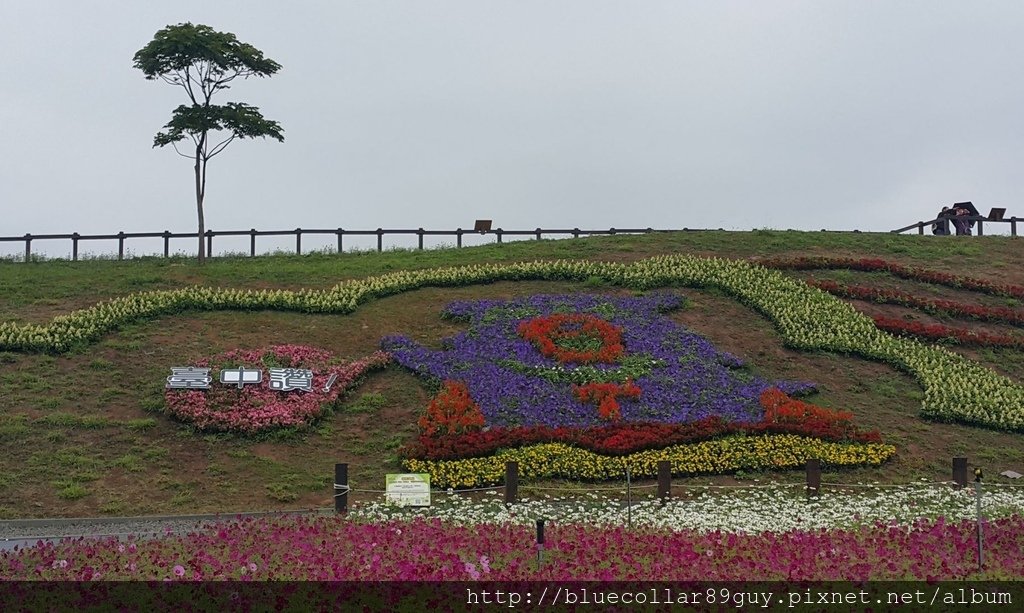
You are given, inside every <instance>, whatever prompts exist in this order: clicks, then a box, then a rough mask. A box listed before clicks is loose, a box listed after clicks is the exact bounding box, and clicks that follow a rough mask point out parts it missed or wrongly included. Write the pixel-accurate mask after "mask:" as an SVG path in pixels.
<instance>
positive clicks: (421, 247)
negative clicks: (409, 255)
mask: <svg viewBox="0 0 1024 613" xmlns="http://www.w3.org/2000/svg"><path fill="white" fill-rule="evenodd" d="M416 236H418V237H419V239H420V251H423V228H420V229H419V230H416Z"/></svg>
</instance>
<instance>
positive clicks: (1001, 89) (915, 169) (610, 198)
mask: <svg viewBox="0 0 1024 613" xmlns="http://www.w3.org/2000/svg"><path fill="white" fill-rule="evenodd" d="M185 21H191V22H193V23H202V24H206V25H209V26H211V27H213V28H215V29H218V30H225V31H230V32H233V33H235V34H236V35H237V36H238V38H239V39H240V40H242V41H244V42H248V43H251V44H253V45H255V46H256V47H258V48H260V49H261V50H263V51H264V53H265V54H266V55H267V56H268V57H270V58H272V59H274V60H276V61H277V62H279V63H281V64H282V65H283V68H282V70H281V71H280V72H279V73H278V74H277V75H275V76H274V77H272V78H270V79H249V80H247V81H244V82H240V83H237V85H236V86H235V87H233V88H232V89H231V90H229V91H228V92H225V93H223V94H221V95H220V98H219V100H218V99H215V101H219V102H220V103H223V102H226V101H242V102H247V103H249V104H253V105H256V106H258V107H259V108H260V109H261V111H262V112H263V113H264V115H265V116H267V117H268V118H271V119H275V120H277V121H279V122H280V123H281V124H282V126H283V127H284V130H285V142H284V143H278V142H276V141H273V140H268V141H262V140H256V141H251V140H246V141H240V142H235V143H233V144H232V145H231V146H230V147H229V148H228V149H227V151H225V152H224V153H223V154H222V155H220V156H218V157H216V158H214V159H213V160H212V161H211V163H210V170H209V179H208V193H207V201H206V210H207V213H206V219H207V227H208V228H211V229H214V230H229V229H247V228H250V227H255V228H258V229H267V230H270V229H285V228H295V227H299V226H301V227H344V228H350V229H367V228H376V227H378V226H383V227H403V228H404V227H412V228H415V227H425V228H428V229H450V228H455V227H457V226H462V227H471V226H472V223H473V220H474V219H477V218H491V219H493V220H494V221H495V225H496V226H501V227H503V228H506V229H524V228H535V227H538V226H540V227H573V226H579V227H592V228H608V227H620V228H621V227H647V226H653V227H658V228H681V227H684V226H688V227H704V228H718V227H723V228H727V229H751V228H763V227H772V228H781V229H785V228H794V229H812V230H817V229H821V228H829V229H853V228H860V229H863V230H891V229H893V228H895V227H898V226H903V225H906V224H908V223H912V222H914V221H916V220H918V219H927V218H930V217H931V216H933V214H934V212H935V211H937V210H938V208H939V207H941V206H942V205H943V204H948V203H952V202H954V201H957V200H973V201H974V202H975V204H977V205H978V208H979V209H982V211H983V212H987V211H988V208H989V207H992V206H1006V207H1007V208H1008V209H1009V212H1010V213H1011V214H1013V213H1015V214H1017V215H1024V206H1021V201H1022V198H1021V196H1022V185H1021V181H1022V179H1021V177H1022V173H1021V169H1020V162H1021V160H1024V138H1022V137H1024V111H1022V109H1024V77H1022V75H1024V70H1022V68H1024V66H1022V61H1024V36H1022V34H1021V33H1022V32H1024V3H1021V2H1019V1H1008V2H952V1H935V0H928V1H919V2H906V1H900V2H897V1H895V0H888V1H884V2H871V1H865V0H853V1H822V0H808V1H792V2H783V1H772V2H767V1H763V0H753V1H749V2H726V1H710V0H708V1H703V2H692V1H690V2H687V1H671V2H669V1H660V2H659V1H643V2H637V1H621V2H604V1H597V0H579V1H565V0H562V1H560V0H544V1H539V0H538V1H529V0H515V1H501V2H496V1H479V0H475V1H469V0H461V1H447V2H428V1H424V0H406V1H381V0H375V1H372V2H371V1H361V2H351V1H348V2H340V1H320V2H312V1H301V0H297V1H293V2H274V3H270V2H265V3H253V2H224V1H212V0H204V1H201V2H195V1H189V0H177V1H176V2H173V3H169V2H161V3H152V2H129V1H127V0H120V1H114V0H110V1H93V2H73V1H70V0H68V1H63V2H53V1H45V0H40V1H38V2H13V1H12V2H4V3H3V4H2V8H0V49H2V51H3V60H4V61H3V62H2V65H0V75H2V77H3V86H2V87H3V95H2V96H0V203H2V204H0V212H2V215H0V236H7V235H21V234H24V233H26V232H31V233H51V232H52V233H63V232H73V231H77V232H80V233H83V234H84V233H107V232H116V231H118V230H124V231H136V232H139V231H161V230H164V229H169V230H172V231H194V230H195V225H196V218H195V217H196V216H195V204H194V194H193V184H192V175H191V172H192V169H191V165H190V164H191V163H190V161H189V160H186V159H184V158H181V157H178V156H177V155H176V154H175V153H174V151H173V150H171V149H170V148H169V147H168V148H164V149H153V148H152V147H151V145H152V139H153V135H154V134H155V133H156V132H157V131H158V130H159V129H160V128H161V127H162V126H163V125H164V123H166V122H167V120H168V119H169V118H170V113H171V110H172V109H173V108H174V107H175V106H177V105H178V104H182V103H184V102H185V98H184V94H183V92H182V91H181V90H180V89H178V88H174V87H172V86H170V85H167V84H165V83H162V82H159V81H147V80H145V79H144V78H143V75H142V73H141V72H140V71H138V70H136V69H134V68H133V67H132V56H133V54H134V53H135V52H136V51H137V50H138V49H140V48H141V47H142V46H144V45H145V44H146V43H147V42H149V41H150V40H151V39H152V37H153V34H154V33H155V32H156V31H157V30H159V29H161V28H163V27H164V26H166V25H169V24H176V23H180V22H185ZM245 244H247V243H245ZM304 244H305V241H304ZM40 246H41V247H42V246H43V244H40ZM60 247H61V248H60V249H57V250H56V251H58V252H59V251H62V250H63V251H67V250H69V246H68V245H64V244H61V246H60ZM243 247H244V245H243V244H242V243H239V249H241V248H243ZM20 249H23V246H21V245H8V246H4V245H2V244H0V253H7V252H18V250H20Z"/></svg>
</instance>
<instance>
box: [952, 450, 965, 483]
mask: <svg viewBox="0 0 1024 613" xmlns="http://www.w3.org/2000/svg"><path fill="white" fill-rule="evenodd" d="M953 482H954V483H956V484H957V485H958V486H959V487H966V486H967V458H965V457H958V458H953Z"/></svg>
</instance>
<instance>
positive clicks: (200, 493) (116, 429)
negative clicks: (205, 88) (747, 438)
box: [0, 230, 1024, 517]
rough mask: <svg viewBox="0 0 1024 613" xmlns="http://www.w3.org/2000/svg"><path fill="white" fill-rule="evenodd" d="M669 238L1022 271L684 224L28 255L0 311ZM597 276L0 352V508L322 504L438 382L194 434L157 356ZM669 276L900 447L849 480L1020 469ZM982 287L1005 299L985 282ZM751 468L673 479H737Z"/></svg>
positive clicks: (430, 316)
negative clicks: (530, 234) (304, 424)
mask: <svg viewBox="0 0 1024 613" xmlns="http://www.w3.org/2000/svg"><path fill="white" fill-rule="evenodd" d="M677 252H687V253H697V254H702V255H714V256H721V257H730V258H745V257H752V256H764V255H782V256H795V255H833V256H849V257H878V258H885V259H892V260H896V261H899V262H902V263H905V264H916V265H920V266H925V267H928V268H930V269H934V270H939V271H944V272H953V273H957V274H972V275H976V276H983V277H985V276H986V275H988V276H987V277H986V278H990V279H994V280H999V281H1004V282H1013V283H1018V284H1024V255H1022V254H1021V250H1020V248H1019V243H1018V242H1017V241H1015V240H1012V239H1009V238H1007V237H975V238H972V239H971V240H970V241H950V240H942V239H938V238H935V237H929V236H924V237H920V236H913V235H910V236H908V235H901V236H897V235H891V234H881V233H879V234H868V233H836V232H805V233H801V232H780V231H767V230H763V231H762V230H759V231H754V232H745V233H741V232H684V233H676V234H664V235H663V234H659V235H648V236H615V237H598V238H592V239H580V240H543V241H534V240H530V241H516V242H510V243H506V244H503V245H489V246H484V247H475V248H466V249H461V250H457V249H435V250H427V251H422V252H419V251H409V250H388V251H385V252H383V253H375V252H366V253H356V254H353V253H346V254H343V255H333V254H322V253H321V254H311V255H308V256H301V257H296V256H293V255H281V256H275V257H261V258H256V259H251V258H247V257H232V258H214V259H212V260H211V261H210V262H209V263H208V264H207V265H206V266H203V267H199V266H197V265H196V264H195V263H194V262H193V261H191V260H189V259H183V258H171V259H169V260H164V259H161V258H142V259H138V260H126V261H120V262H119V261H113V260H103V259H99V260H90V261H84V262H66V261H41V262H36V263H31V264H27V265H26V264H20V263H13V262H7V261H0V279H3V281H2V291H0V321H3V320H13V321H18V322H35V323H42V322H46V321H49V320H50V319H51V318H52V317H54V316H57V315H61V314H65V313H67V312H69V311H71V310H74V309H78V308H84V307H88V306H91V305H92V304H94V303H96V302H99V301H102V300H107V299H109V298H112V297H115V296H121V295H125V294H128V293H132V292H137V291H143V290H151V289H172V288H179V287H185V286H189V285H195V284H199V285H207V286H221V287H237V288H282V289H302V288H315V289H323V288H327V287H330V286H332V285H334V284H336V283H338V282H339V281H342V280H345V279H351V278H360V277H365V276H370V275H377V274H381V273H384V272H388V271H394V270H403V269H421V268H432V267H440V266H461V265H467V264H479V263H488V262H510V261H524V260H536V259H553V258H565V259H593V260H601V261H632V260H636V259H640V258H645V257H650V256H654V255H658V254H664V253H677ZM792 274H793V275H794V276H798V277H799V276H800V275H801V274H802V273H792ZM819 276H821V277H822V278H834V279H841V280H845V281H847V282H850V283H881V284H883V285H885V286H890V287H897V288H906V289H905V291H927V292H928V293H927V294H926V295H929V296H934V297H937V298H939V297H949V298H952V297H955V298H958V299H961V298H963V295H962V294H963V292H961V293H956V292H953V291H952V290H945V289H941V288H938V289H935V288H933V287H932V286H926V285H924V284H915V283H912V282H906V281H902V280H894V279H892V278H891V277H889V276H888V275H883V274H874V275H868V274H866V273H846V272H844V271H829V272H828V273H826V274H821V275H819ZM603 291H614V290H613V288H609V287H607V286H606V284H605V283H604V282H603V281H601V280H599V279H589V280H585V281H583V282H580V283H554V282H521V283H511V282H502V283H494V284H490V285H481V286H470V287H457V288H428V289H422V290H417V291H413V292H407V293H404V294H401V295H396V296H390V297H387V298H381V299H377V300H373V301H370V302H368V303H366V304H363V305H361V306H360V308H359V309H358V310H357V311H356V312H354V313H352V314H351V315H346V316H338V315H299V314H295V313H282V312H269V311H261V312H246V313H235V312H201V313H199V312H189V313H181V314H175V315H169V316H164V317H160V318H157V319H155V320H152V321H140V322H135V323H132V324H129V325H127V326H124V327H123V328H122V329H121V330H120V331H118V332H116V333H112V334H109V335H107V336H105V337H104V338H103V339H101V341H100V342H99V343H96V344H94V345H92V346H90V347H87V348H84V349H81V350H79V351H78V352H75V353H72V354H70V355H62V356H48V355H22V354H16V353H11V352H0V443H3V444H4V449H5V454H4V455H3V456H0V475H2V477H0V516H4V517H38V516H47V515H64V516H76V515H77V516H87V515H94V514H98V513H99V514H135V513H140V512H143V511H144V512H152V513H159V512H217V511H227V512H231V511H249V510H269V509H275V508H276V509H280V508H296V507H309V506H330V505H331V504H332V502H331V501H332V498H331V497H332V495H333V491H332V489H331V487H330V485H331V483H332V478H333V467H334V464H335V463H337V462H346V463H349V465H350V471H349V475H350V483H351V484H352V485H353V487H356V488H363V489H374V490H378V489H383V483H384V474H386V473H388V472H401V466H400V463H399V459H398V452H397V450H398V448H399V447H400V446H401V445H403V444H405V443H406V442H408V441H409V440H410V439H411V438H412V437H413V436H415V434H416V426H415V421H416V418H417V416H418V415H419V412H420V411H422V409H423V407H425V406H426V404H427V402H429V399H430V396H431V395H432V393H433V392H434V391H435V390H431V389H430V388H428V386H426V385H425V384H424V382H423V381H421V380H419V379H417V378H416V377H414V376H412V375H411V374H409V373H407V372H405V371H403V370H401V369H400V368H397V367H391V368H388V369H387V370H384V371H381V372H378V373H374V374H372V375H370V376H368V377H367V378H366V380H365V381H363V382H362V383H361V386H360V387H359V388H357V389H355V390H352V391H351V392H349V393H348V394H347V395H346V396H344V397H343V400H342V401H341V402H340V403H339V405H338V407H337V410H336V411H333V412H331V413H330V414H328V415H326V416H325V417H324V418H323V419H322V420H320V421H319V422H318V423H317V424H316V426H315V428H314V429H311V430H306V431H302V432H295V431H279V432H277V433H274V434H271V435H266V436H262V437H258V438H251V437H244V436H238V435H232V434H204V433H197V432H195V431H193V430H191V429H190V428H189V427H187V426H185V425H183V424H181V423H179V422H176V421H174V420H171V419H169V418H167V417H166V416H165V415H164V414H163V413H162V409H163V391H164V390H163V379H164V377H166V376H167V374H169V371H168V369H169V367H170V366H172V365H178V364H184V363H187V362H188V361H189V360H192V359H195V358H197V357H202V356H209V355H212V354H214V353H218V352H221V351H225V350H227V349H232V348H236V347H256V346H261V345H266V344H276V343H294V344H309V345H315V346H321V347H324V348H326V349H329V350H331V351H332V352H334V353H336V354H337V355H339V356H342V357H345V358H348V359H352V358H358V357H361V356H364V355H366V354H368V353H370V352H372V351H373V350H375V349H376V348H377V347H378V346H379V340H380V337H381V336H384V335H387V334H406V335H408V336H410V337H411V338H413V340H415V341H417V342H420V343H424V344H426V345H429V346H433V347H436V346H438V344H439V342H440V339H442V338H444V337H446V336H450V335H452V334H454V333H455V332H457V331H459V330H461V329H464V324H460V323H457V322H450V321H446V320H443V319H441V318H440V317H439V316H438V312H439V310H440V308H441V307H442V306H443V305H444V304H445V303H446V302H448V301H450V300H454V299H459V300H474V299H480V298H502V299H507V298H512V297H517V296H527V295H530V294H535V293H542V292H553V293H565V292H569V293H572V292H603ZM674 291H678V292H679V293H681V294H682V295H683V296H685V297H686V298H687V299H688V306H687V308H685V309H681V310H680V312H679V314H678V319H679V321H680V322H681V323H683V324H684V325H686V326H688V327H690V328H691V329H693V330H694V331H696V332H698V333H700V334H702V335H704V336H706V337H707V338H709V339H710V340H711V341H712V342H714V343H715V344H716V346H719V347H721V348H722V349H724V350H728V351H730V352H733V353H736V354H737V355H741V356H743V357H744V358H745V359H747V360H748V362H749V363H750V372H751V373H754V374H757V375H758V376H760V377H764V378H789V379H796V378H809V379H813V380H815V381H817V382H819V383H820V384H821V392H820V393H818V394H816V395H815V396H814V397H812V398H811V401H813V402H815V403H817V404H821V405H823V406H829V407H833V408H841V409H848V410H851V411H853V412H854V414H855V421H856V422H857V423H858V424H861V425H863V426H864V427H867V428H878V429H879V430H880V431H881V432H882V434H883V436H884V437H885V438H886V439H887V440H889V441H891V442H894V443H896V444H897V445H899V446H900V455H898V457H897V459H896V460H895V461H894V462H892V463H890V464H889V465H886V466H884V467H882V468H880V469H858V470H854V471H849V472H848V473H844V474H843V475H842V478H843V479H844V480H845V479H854V480H856V479H863V480H881V481H883V482H889V483H906V482H909V481H911V480H913V479H915V478H918V477H921V476H924V477H927V478H930V479H941V478H948V472H949V466H948V465H949V462H950V460H949V458H950V457H951V456H952V455H967V456H968V457H969V458H971V462H972V466H973V465H974V463H978V464H984V466H985V467H986V472H987V473H988V472H990V471H991V470H993V469H996V468H998V469H999V470H1003V469H1005V468H1012V469H1016V470H1018V472H1022V471H1024V469H1022V467H1021V465H1020V460H1019V458H1020V449H1021V441H1020V438H1019V436H1017V435H1010V434H1006V433H999V432H994V431H988V430H981V429H973V428H967V427H962V426H956V425H951V424H938V423H931V422H925V421H922V420H921V419H920V418H919V417H917V408H918V406H919V405H920V402H921V389H920V387H919V386H918V385H917V384H916V383H915V382H914V381H913V380H912V379H910V378H909V377H907V376H905V375H903V374H902V373H898V372H896V371H894V370H892V369H891V368H889V367H887V366H885V365H881V364H873V363H869V362H865V361H864V360H859V359H856V358H853V357H850V356H844V355H836V354H829V353H825V352H796V351H793V350H790V349H788V348H786V347H784V346H783V345H782V344H781V341H780V339H779V336H778V334H777V333H776V332H775V330H774V328H773V327H772V326H771V324H770V323H768V322H767V321H766V320H764V319H763V318H762V317H761V316H759V315H758V314H757V313H755V312H753V311H751V310H750V309H748V308H746V307H743V306H742V305H739V304H738V303H737V302H736V301H735V300H733V299H732V298H730V297H729V296H727V295H726V294H724V293H723V292H720V291H697V290H693V289H689V288H676V289H675V290H674ZM951 292H952V293H951ZM691 300H692V303H693V304H689V302H690V301H691ZM978 301H979V302H981V303H985V304H1007V302H1008V301H1006V300H1005V299H1002V298H993V297H978ZM1015 306H1016V305H1015ZM880 308H887V307H880ZM952 349H954V350H961V348H958V347H952ZM976 354H977V359H978V360H979V361H981V362H982V363H985V364H988V365H991V366H992V367H994V368H998V369H1000V370H1002V371H1004V372H1006V373H1007V374H1008V375H1009V376H1011V377H1015V378H1018V379H1020V378H1024V352H1020V351H1014V350H1002V349H1000V350H977V351H976ZM999 470H996V471H995V473H996V474H998V472H999ZM751 476H752V475H751V474H746V475H737V476H735V478H733V477H721V478H719V477H701V478H695V479H690V480H685V482H687V483H701V484H703V483H726V484H730V483H734V482H736V481H737V480H739V481H742V482H744V483H747V482H749V478H750V477H751ZM756 476H757V477H758V478H762V477H765V475H762V474H760V473H758V474H757V475H756ZM771 478H773V479H778V480H783V481H791V482H799V481H800V480H801V479H802V478H803V476H802V474H800V473H796V472H793V473H780V474H772V475H771ZM577 485H578V484H577ZM352 497H353V498H357V497H358V495H357V494H355V493H354V494H353V495H352ZM371 497H372V496H371Z"/></svg>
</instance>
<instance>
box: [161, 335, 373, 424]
mask: <svg viewBox="0 0 1024 613" xmlns="http://www.w3.org/2000/svg"><path fill="white" fill-rule="evenodd" d="M390 361H391V356H390V355H389V354H388V353H386V352H383V351H377V352H374V353H373V354H371V355H369V356H367V357H365V358H362V359H360V360H357V361H355V362H350V363H347V364H341V363H339V362H338V361H337V360H336V359H334V358H333V357H332V356H331V354H330V353H328V352H327V351H323V350H320V349H314V348H312V347H304V346H297V345H276V346H272V347H266V348H263V349H256V350H248V351H244V350H234V351H228V352H226V353H222V354H220V355H217V356H214V357H212V358H207V359H202V360H198V361H197V362H196V365H197V366H199V367H201V368H207V367H209V368H213V369H216V370H219V369H221V368H224V367H228V366H232V367H233V366H238V365H243V366H250V367H253V368H266V367H268V366H272V367H284V368H308V369H311V370H314V371H315V372H314V374H313V389H312V391H309V392H303V391H290V392H279V391H275V390H272V389H270V380H269V377H264V378H263V381H262V382H261V383H259V384H253V385H246V386H244V387H242V389H238V388H236V387H233V386H227V385H218V386H215V387H211V388H210V389H209V390H205V391H199V390H187V391H185V390H173V389H171V390H166V391H165V392H164V399H165V401H166V403H167V406H166V411H167V413H168V414H169V415H171V416H173V417H175V418H177V419H179V420H181V421H185V422H188V423H191V424H193V425H194V426H196V427H197V428H199V429H200V430H213V431H233V432H241V433H244V434H255V433H258V432H265V431H267V430H272V429H275V428H283V427H301V426H305V425H308V424H309V423H310V422H311V421H313V420H314V419H316V418H317V417H320V416H321V415H323V413H324V411H325V410H326V409H327V408H328V407H329V406H330V405H331V404H332V403H333V402H335V401H336V400H337V399H338V397H339V396H340V395H341V394H342V393H344V391H345V390H346V388H348V387H350V386H351V385H352V384H353V383H354V382H355V381H356V379H358V378H359V377H360V376H362V375H363V374H365V373H366V372H368V371H370V370H372V369H375V368H381V367H383V366H385V365H387V364H388V363H389V362H390ZM331 375H335V376H336V380H335V382H334V384H333V385H332V386H331V388H330V389H329V390H327V391H324V386H325V384H326V383H327V381H328V379H329V378H330V377H331Z"/></svg>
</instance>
